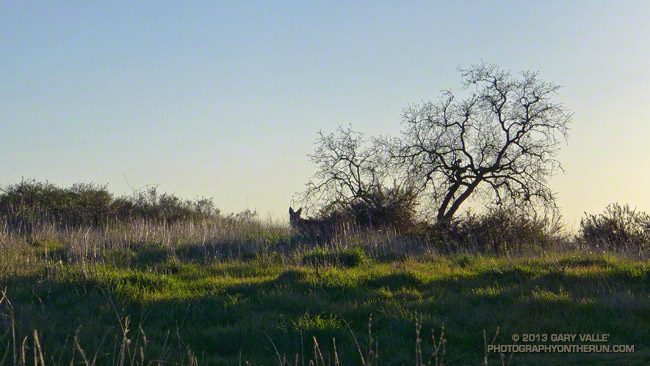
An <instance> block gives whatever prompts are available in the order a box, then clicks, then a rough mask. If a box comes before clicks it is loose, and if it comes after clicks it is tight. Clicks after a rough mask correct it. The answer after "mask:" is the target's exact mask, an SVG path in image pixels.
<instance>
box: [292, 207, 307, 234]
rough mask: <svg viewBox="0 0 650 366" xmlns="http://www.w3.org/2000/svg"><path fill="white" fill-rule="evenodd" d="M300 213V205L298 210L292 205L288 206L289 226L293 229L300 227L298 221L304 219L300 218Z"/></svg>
mask: <svg viewBox="0 0 650 366" xmlns="http://www.w3.org/2000/svg"><path fill="white" fill-rule="evenodd" d="M301 213H302V207H300V208H299V209H298V211H294V210H293V207H289V223H291V227H293V228H295V229H297V228H299V227H300V222H301V221H304V219H301V218H300V214H301Z"/></svg>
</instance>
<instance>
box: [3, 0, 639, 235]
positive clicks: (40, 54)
mask: <svg viewBox="0 0 650 366" xmlns="http://www.w3.org/2000/svg"><path fill="white" fill-rule="evenodd" d="M649 15H650V2H648V1H645V0H643V1H624V2H621V1H610V2H606V1H566V2H560V1H535V2H529V1H444V2H443V1H440V2H433V1H423V2H416V1H405V2H402V1H391V2H380V1H367V2H364V1H355V2H348V4H343V2H335V1H320V2H316V1H295V2H289V1H267V2H261V1H228V2H225V1H224V2H216V1H212V2H198V1H197V2H190V1H177V2H168V1H150V2H147V1H137V2H136V1H104V2H99V1H92V2H89V1H74V2H73V1H48V2H43V1H5V0H0V128H1V129H0V131H1V132H0V149H2V150H1V151H2V152H1V153H0V185H7V184H11V183H16V182H19V181H20V180H21V178H22V177H25V178H30V179H31V178H35V179H36V180H39V181H45V180H48V181H50V182H53V183H55V184H57V185H61V186H69V185H71V184H73V183H75V182H95V183H101V184H105V183H108V184H109V189H110V190H111V191H112V192H114V193H117V194H125V193H129V192H130V187H129V185H130V186H131V187H133V188H139V187H142V186H145V185H150V184H156V185H159V189H160V190H161V191H166V192H170V193H175V194H177V195H179V196H182V197H186V198H195V197H197V196H205V197H212V198H214V201H215V203H216V204H217V206H218V207H220V208H221V209H222V210H223V211H225V212H232V211H236V212H238V211H241V210H243V209H246V208H249V209H256V210H257V211H258V212H259V213H260V214H261V217H266V216H267V215H268V214H270V215H271V216H273V217H277V218H282V219H283V220H284V219H288V218H287V213H286V211H287V208H288V206H289V204H290V203H291V199H292V196H293V195H294V194H295V193H296V192H298V191H301V190H302V189H303V188H304V184H305V182H306V181H307V179H308V178H309V177H310V175H311V174H312V173H313V168H312V166H311V165H310V163H309V160H308V158H307V154H308V153H310V152H311V151H312V150H313V142H314V141H315V138H316V133H317V131H318V130H323V131H324V132H332V131H334V130H335V129H336V127H337V126H339V125H347V124H352V126H353V127H354V128H356V129H358V130H361V131H362V132H364V133H366V134H367V135H377V134H392V135H396V134H397V133H398V132H399V130H400V125H399V122H400V114H401V111H402V109H403V108H404V107H406V106H407V105H408V104H410V103H417V102H420V101H423V100H436V99H437V98H438V97H439V95H440V90H442V89H448V88H451V89H457V88H458V87H459V86H460V78H459V75H458V73H457V71H456V68H457V67H459V66H461V67H467V66H470V65H472V64H476V63H479V62H481V60H483V61H486V62H491V63H495V64H497V65H499V66H500V67H502V68H504V69H509V70H512V71H513V72H515V73H516V72H519V71H522V70H533V71H539V72H540V78H541V79H542V80H545V81H552V82H555V83H557V84H560V85H563V89H561V90H560V95H559V98H558V100H559V101H561V102H562V103H563V104H565V105H566V106H567V107H568V108H570V109H571V110H572V111H573V112H574V114H575V115H574V121H573V125H572V130H571V131H570V137H569V140H568V144H567V145H566V146H565V147H564V148H563V150H562V153H561V155H560V156H559V159H560V161H561V162H562V163H563V165H564V168H565V170H566V172H565V174H563V175H559V176H556V177H554V178H553V179H552V181H551V186H552V188H553V189H554V190H556V191H557V192H558V195H559V201H558V202H559V204H560V206H561V208H562V212H563V215H564V217H565V218H566V219H567V221H568V222H569V224H573V225H575V224H576V223H577V222H579V218H580V217H581V216H582V215H583V212H584V211H587V212H589V213H597V212H601V211H603V209H604V208H605V206H606V205H607V204H608V203H610V202H614V201H618V202H620V203H629V204H630V205H631V206H636V207H638V208H639V209H642V210H645V211H647V212H650V184H649V182H650V168H649V166H650V164H649V163H650V117H649V116H650V26H649V25H648V24H650V22H649V21H648V16H649ZM125 178H126V179H125ZM127 181H128V184H127Z"/></svg>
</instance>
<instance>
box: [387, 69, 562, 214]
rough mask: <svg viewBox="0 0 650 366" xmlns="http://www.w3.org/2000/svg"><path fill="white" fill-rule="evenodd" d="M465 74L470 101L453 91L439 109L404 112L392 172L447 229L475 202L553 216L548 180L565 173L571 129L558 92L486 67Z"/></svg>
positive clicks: (532, 76)
mask: <svg viewBox="0 0 650 366" xmlns="http://www.w3.org/2000/svg"><path fill="white" fill-rule="evenodd" d="M459 71H460V72H461V73H462V77H463V80H464V83H463V84H464V86H465V87H466V89H469V90H470V93H469V96H467V97H466V98H464V99H462V100H458V99H456V97H455V96H454V94H453V93H452V92H451V91H449V90H447V91H444V92H443V96H442V98H441V100H440V101H439V102H437V103H434V102H426V103H422V104H417V105H413V106H410V107H408V108H406V109H405V110H404V113H403V124H404V127H405V129H404V130H403V131H402V135H401V137H400V138H398V139H394V140H392V141H391V143H392V145H393V148H392V162H393V166H395V167H396V168H397V169H399V170H404V171H405V176H406V180H407V181H409V182H410V183H412V185H413V186H415V187H417V189H418V192H420V193H423V194H424V195H425V196H426V197H430V200H431V201H432V202H433V203H434V206H435V207H436V209H437V212H436V217H437V220H438V221H441V222H442V221H448V220H451V219H452V218H453V216H454V214H456V212H458V209H459V208H460V206H461V205H462V204H463V203H464V202H465V201H466V200H467V199H468V198H469V197H470V196H472V195H481V196H483V198H484V199H487V200H488V202H491V203H493V204H496V205H501V204H503V203H510V204H514V205H515V206H516V207H518V208H521V209H532V210H534V209H535V207H539V206H540V205H541V206H544V207H546V208H552V209H555V208H556V206H555V196H554V193H553V191H552V190H551V189H550V188H549V187H548V185H547V179H548V177H549V176H550V175H552V174H553V172H554V171H555V170H556V169H557V168H560V164H559V162H558V161H557V160H556V159H555V157H556V155H557V151H558V149H559V144H560V142H561V141H562V140H565V139H566V137H567V125H568V124H569V123H570V121H571V114H570V113H569V112H568V111H567V110H566V109H565V108H564V106H563V105H562V104H560V103H558V102H556V101H554V100H553V97H554V96H555V95H556V92H557V90H558V89H559V86H557V85H555V84H552V83H547V82H543V81H541V80H539V79H537V73H532V72H522V73H521V74H520V77H513V76H512V75H511V74H510V73H509V72H507V71H503V70H500V69H499V68H498V67H497V66H494V65H489V64H485V63H483V64H481V65H475V66H472V67H471V68H469V69H467V70H462V69H460V70H459Z"/></svg>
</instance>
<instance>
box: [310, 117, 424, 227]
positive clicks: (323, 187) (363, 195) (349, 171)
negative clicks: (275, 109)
mask: <svg viewBox="0 0 650 366" xmlns="http://www.w3.org/2000/svg"><path fill="white" fill-rule="evenodd" d="M386 152H387V150H386V149H385V148H384V147H383V146H382V145H380V144H378V143H375V144H367V141H365V140H364V139H363V135H362V134H361V133H359V132H355V131H353V130H352V129H351V128H349V127H348V128H343V127H339V128H338V129H337V131H336V133H332V134H328V135H326V134H324V133H322V132H319V138H318V139H317V141H316V149H315V152H314V154H313V155H310V158H311V160H312V162H313V163H314V164H315V165H316V167H317V172H316V174H315V175H314V177H313V178H312V179H311V180H310V181H309V182H308V183H307V189H306V191H305V192H304V194H303V195H304V197H305V201H306V202H307V203H308V205H310V206H320V207H321V210H320V211H321V215H323V216H338V217H339V219H340V218H341V216H343V217H348V218H351V219H353V220H354V221H356V223H358V224H360V225H363V226H393V227H396V228H400V229H406V228H408V227H409V226H412V225H413V223H414V220H413V216H414V214H415V212H414V211H415V210H414V208H415V204H416V202H415V200H416V196H415V195H414V193H413V190H411V189H408V188H405V187H402V186H400V185H399V184H397V181H396V180H391V179H390V177H391V174H390V173H391V172H390V171H389V170H388V164H387V162H388V159H389V156H388V155H387V154H386Z"/></svg>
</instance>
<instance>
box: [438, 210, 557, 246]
mask: <svg viewBox="0 0 650 366" xmlns="http://www.w3.org/2000/svg"><path fill="white" fill-rule="evenodd" d="M559 229H560V226H559V221H558V220H550V219H548V218H544V219H535V218H532V217H530V216H527V215H524V214H522V213H519V212H517V211H516V210H514V209H512V208H498V209H495V210H492V211H490V212H488V213H484V214H481V215H477V214H471V213H468V214H466V215H465V216H464V217H460V218H456V219H454V220H452V221H451V222H440V223H436V224H434V225H432V226H431V227H430V229H429V236H430V238H432V239H433V241H434V242H437V243H439V244H440V246H441V247H442V248H443V249H445V250H448V251H458V250H461V249H464V250H470V251H475V250H478V251H480V252H484V253H506V252H513V251H522V250H530V249H533V250H534V249H539V248H547V247H549V246H550V245H552V244H553V243H554V242H556V241H557V239H558V232H559Z"/></svg>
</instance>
